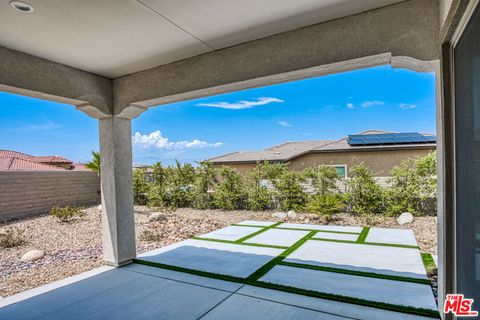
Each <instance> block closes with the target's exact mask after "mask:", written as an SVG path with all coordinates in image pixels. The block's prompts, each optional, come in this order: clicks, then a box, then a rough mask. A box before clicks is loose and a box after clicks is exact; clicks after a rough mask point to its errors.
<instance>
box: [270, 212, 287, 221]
mask: <svg viewBox="0 0 480 320" xmlns="http://www.w3.org/2000/svg"><path fill="white" fill-rule="evenodd" d="M286 217H287V214H286V213H285V212H282V211H277V212H274V213H272V218H277V219H285V218H286Z"/></svg>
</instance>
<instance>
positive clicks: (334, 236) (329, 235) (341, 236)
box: [312, 232, 360, 241]
mask: <svg viewBox="0 0 480 320" xmlns="http://www.w3.org/2000/svg"><path fill="white" fill-rule="evenodd" d="M359 236H360V235H358V234H348V233H333V232H318V233H317V234H316V235H315V236H314V237H313V238H312V239H331V240H346V241H357V239H358V237H359Z"/></svg>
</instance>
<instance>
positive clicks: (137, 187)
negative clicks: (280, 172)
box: [133, 169, 149, 205]
mask: <svg viewBox="0 0 480 320" xmlns="http://www.w3.org/2000/svg"><path fill="white" fill-rule="evenodd" d="M146 174H147V172H146V170H145V169H135V170H133V202H134V203H135V204H136V205H145V204H147V201H148V197H147V195H148V188H149V183H148V181H147V176H146Z"/></svg>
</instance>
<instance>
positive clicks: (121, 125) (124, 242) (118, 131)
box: [99, 116, 136, 266]
mask: <svg viewBox="0 0 480 320" xmlns="http://www.w3.org/2000/svg"><path fill="white" fill-rule="evenodd" d="M99 122H100V159H101V173H100V174H101V189H102V239H103V259H104V260H105V261H106V262H107V263H108V264H109V265H112V266H121V265H124V264H127V263H130V262H131V260H132V259H133V258H135V256H136V249H135V221H134V213H133V212H134V211H133V193H132V138H131V120H130V119H125V118H120V117H116V116H111V117H108V118H104V119H100V120H99Z"/></svg>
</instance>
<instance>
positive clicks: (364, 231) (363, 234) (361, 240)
mask: <svg viewBox="0 0 480 320" xmlns="http://www.w3.org/2000/svg"><path fill="white" fill-rule="evenodd" d="M369 231H370V227H363V229H362V232H360V236H359V237H358V239H357V242H358V243H365V239H367V236H368V232H369Z"/></svg>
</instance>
